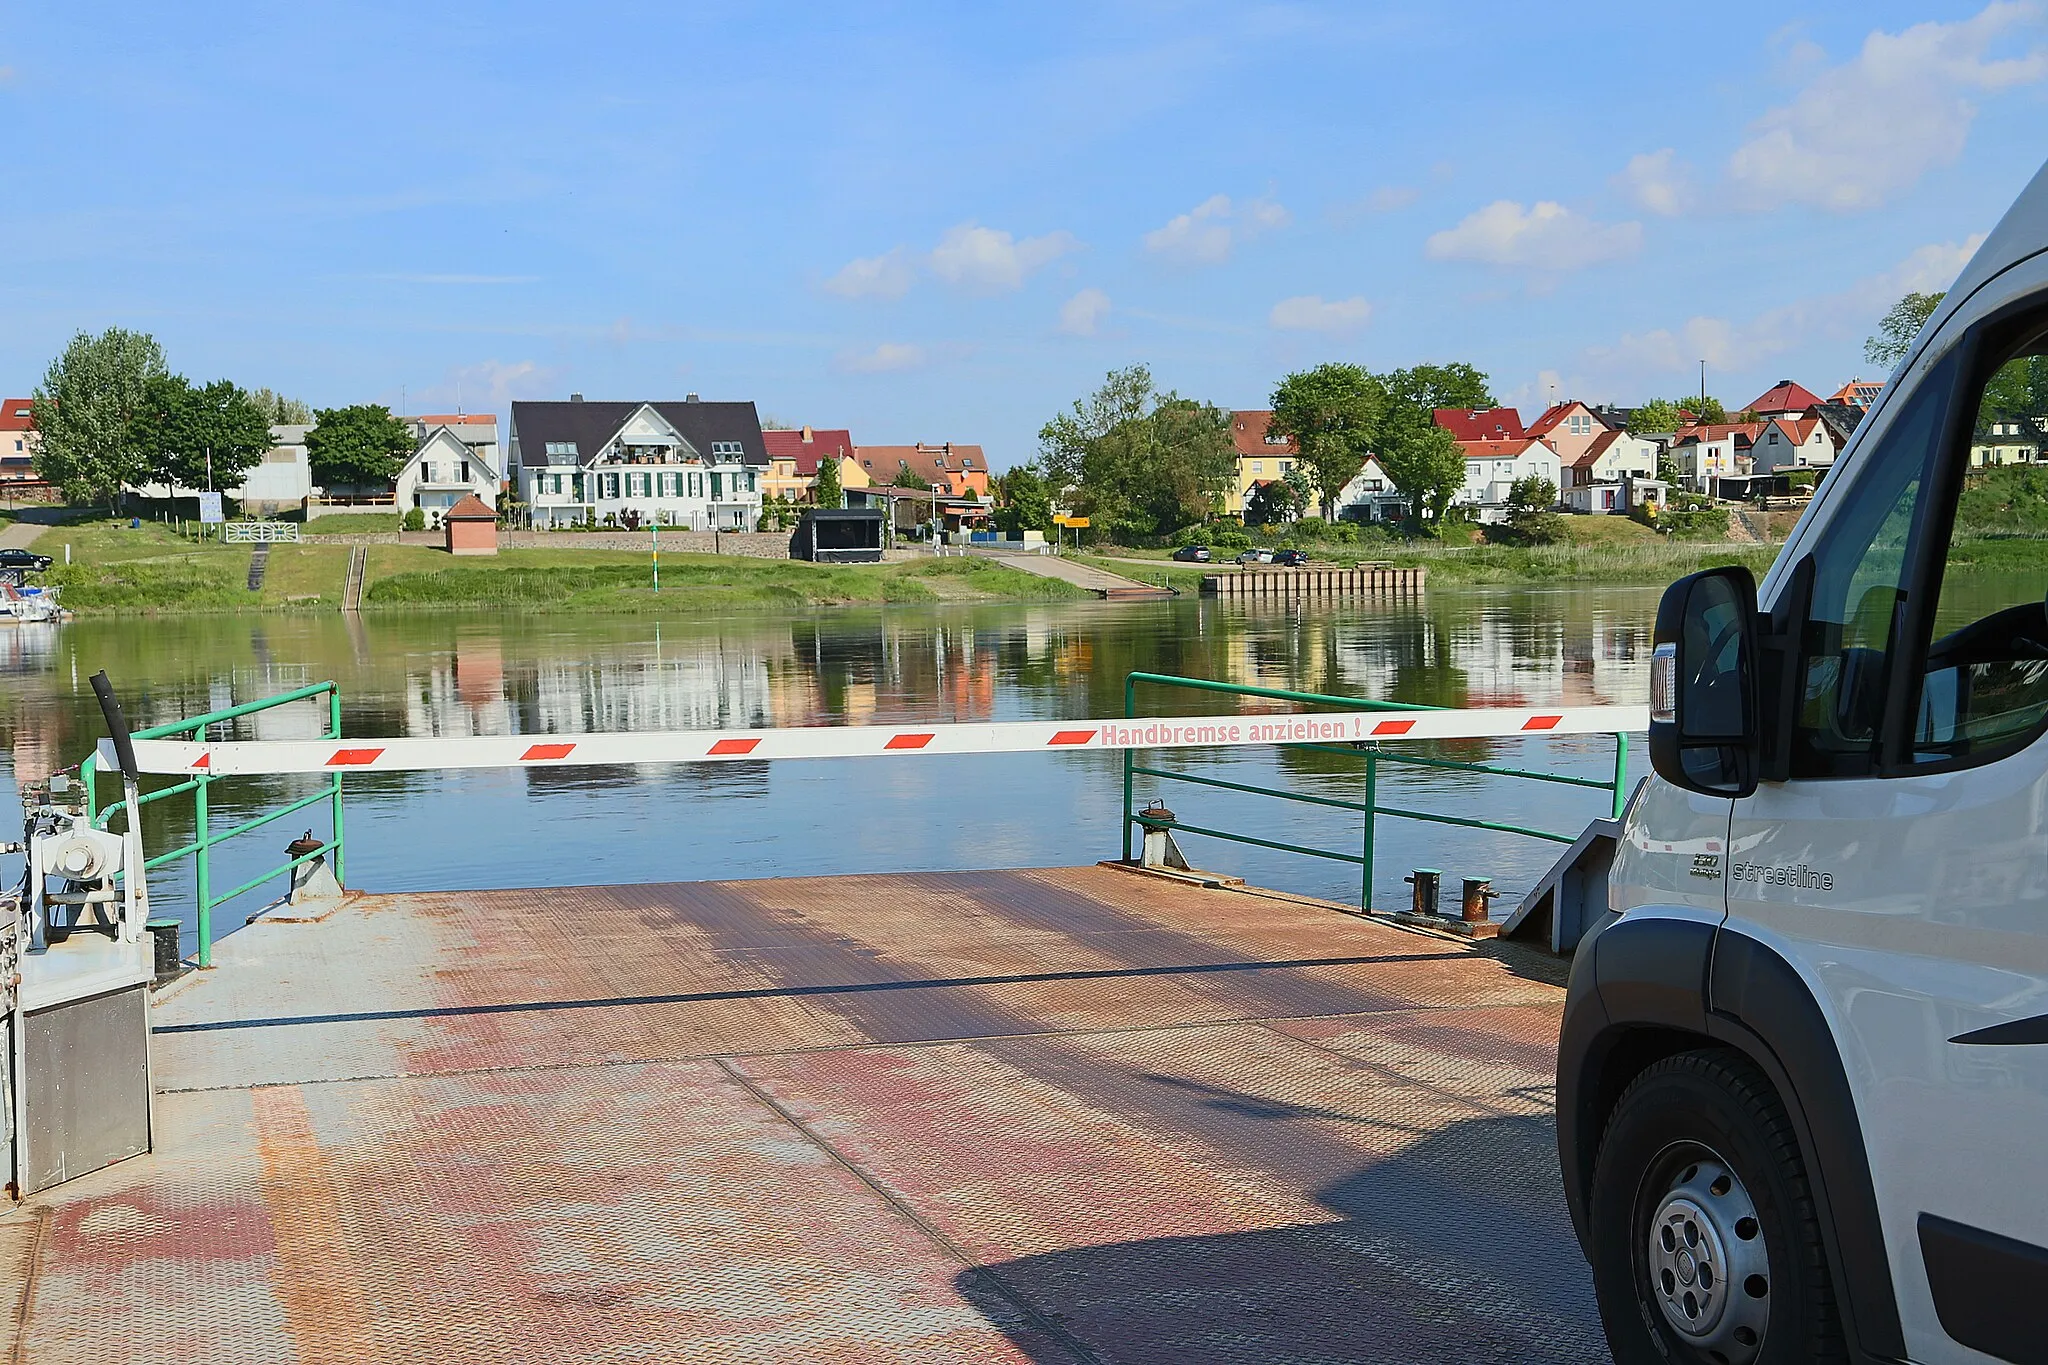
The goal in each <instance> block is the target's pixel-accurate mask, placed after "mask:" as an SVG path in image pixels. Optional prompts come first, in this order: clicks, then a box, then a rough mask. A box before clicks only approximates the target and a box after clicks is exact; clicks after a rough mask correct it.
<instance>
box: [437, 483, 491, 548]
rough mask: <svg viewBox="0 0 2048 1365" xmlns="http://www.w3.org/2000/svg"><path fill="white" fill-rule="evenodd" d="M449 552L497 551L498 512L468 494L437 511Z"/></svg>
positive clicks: (474, 495)
mask: <svg viewBox="0 0 2048 1365" xmlns="http://www.w3.org/2000/svg"><path fill="white" fill-rule="evenodd" d="M441 529H442V531H443V532H444V533H445V534H446V535H447V537H448V553H449V554H451V555H494V554H496V553H498V514H497V513H496V512H494V511H492V510H491V509H490V507H489V506H488V505H486V504H485V502H484V500H483V499H482V498H480V497H478V496H477V495H476V494H474V493H472V494H470V495H469V496H468V497H466V498H464V499H463V500H462V501H461V502H458V503H456V504H455V505H454V506H453V507H451V508H449V509H448V510H447V511H446V512H443V513H442V514H441Z"/></svg>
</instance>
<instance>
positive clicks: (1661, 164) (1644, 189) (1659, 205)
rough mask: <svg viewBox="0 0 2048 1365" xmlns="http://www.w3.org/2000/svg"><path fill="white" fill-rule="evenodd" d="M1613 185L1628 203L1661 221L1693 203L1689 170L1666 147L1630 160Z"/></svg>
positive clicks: (1691, 179) (1674, 153) (1691, 178)
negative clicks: (1660, 217)
mask: <svg viewBox="0 0 2048 1365" xmlns="http://www.w3.org/2000/svg"><path fill="white" fill-rule="evenodd" d="M1614 183H1615V187H1616V188H1617V189H1619V190H1620V191H1621V192H1622V193H1623V194H1624V195H1626V196H1628V201H1629V202H1630V203H1631V204H1634V205H1635V206H1636V207H1637V208H1639V209H1641V210H1643V212H1645V213H1654V214H1658V215H1660V216H1662V217H1665V218H1671V217H1675V216H1677V215H1678V214H1680V213H1683V212H1684V211H1685V210H1686V209H1687V208H1688V207H1690V206H1691V204H1692V202H1693V176H1692V168H1691V167H1690V166H1687V165H1686V164H1685V163H1684V162H1682V161H1680V160H1679V159H1678V153H1677V152H1675V151H1673V150H1672V149H1671V148H1669V147H1666V148H1665V149H1664V150H1663V151H1661V152H1643V153H1640V154H1638V155H1636V156H1632V157H1630V158H1629V159H1628V165H1627V166H1626V167H1624V168H1623V169H1622V172H1621V174H1620V175H1617V176H1615V177H1614Z"/></svg>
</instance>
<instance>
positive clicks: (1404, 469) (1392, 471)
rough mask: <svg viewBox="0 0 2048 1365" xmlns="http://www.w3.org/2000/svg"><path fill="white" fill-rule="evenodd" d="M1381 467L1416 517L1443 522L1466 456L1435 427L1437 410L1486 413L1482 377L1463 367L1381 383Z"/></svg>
mask: <svg viewBox="0 0 2048 1365" xmlns="http://www.w3.org/2000/svg"><path fill="white" fill-rule="evenodd" d="M1380 385H1381V388H1382V389H1383V390H1384V391H1385V393H1386V396H1387V398H1386V409H1385V412H1384V413H1383V414H1382V416H1381V418H1380V441H1379V449H1378V454H1379V457H1380V465H1381V466H1382V467H1383V468H1384V469H1385V470H1386V471H1387V477H1388V478H1390V479H1392V480H1393V481H1394V487H1396V488H1397V489H1399V490H1400V492H1401V495H1402V496H1403V497H1405V498H1406V499H1407V500H1408V505H1409V506H1410V507H1412V508H1414V509H1415V513H1416V515H1417V516H1418V517H1424V516H1426V517H1428V518H1430V519H1433V520H1436V521H1439V522H1440V521H1442V520H1443V516H1444V513H1445V512H1446V511H1447V510H1449V508H1450V505H1451V499H1452V498H1454V497H1456V496H1457V493H1458V490H1459V489H1460V488H1462V487H1463V486H1464V484H1465V452H1464V450H1463V449H1462V448H1461V447H1460V446H1459V445H1458V442H1457V439H1456V438H1455V437H1453V436H1452V435H1451V433H1450V432H1448V431H1446V430H1444V429H1443V428H1442V427H1440V426H1438V425H1437V424H1436V409H1438V408H1487V407H1492V406H1494V402H1495V400H1494V397H1493V394H1492V393H1491V392H1489V391H1488V389H1487V387H1486V376H1485V375H1484V374H1482V373H1480V372H1479V370H1477V369H1476V368H1474V367H1473V366H1470V365H1466V364H1463V363H1458V364H1451V365H1418V366H1416V367H1414V368H1413V369H1407V370H1395V371H1393V372H1391V373H1389V374H1386V375H1383V376H1381V378H1380Z"/></svg>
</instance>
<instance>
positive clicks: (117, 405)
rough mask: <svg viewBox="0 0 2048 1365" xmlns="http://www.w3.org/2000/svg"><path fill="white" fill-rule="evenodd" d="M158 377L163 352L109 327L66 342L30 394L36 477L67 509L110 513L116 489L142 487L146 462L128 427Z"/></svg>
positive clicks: (143, 336) (143, 337) (151, 340)
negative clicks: (88, 507)
mask: <svg viewBox="0 0 2048 1365" xmlns="http://www.w3.org/2000/svg"><path fill="white" fill-rule="evenodd" d="M163 373H164V353H163V349H162V348H161V347H159V346H158V345H157V344H156V338H155V337H152V336H150V335H149V334H148V333H147V332H129V331H124V330H122V329H121V328H119V327H109V328H108V329H107V330H106V331H104V332H102V333H100V334H99V335H98V336H96V337H94V336H87V335H86V334H85V333H84V332H80V333H79V334H78V335H76V336H74V337H73V338H71V342H70V344H69V345H67V346H66V347H65V348H64V353H63V354H62V355H60V356H58V357H57V358H56V359H55V360H52V361H51V362H50V366H49V369H47V370H46V371H44V373H43V382H42V384H41V385H40V386H39V387H38V388H37V389H36V391H35V396H34V399H33V408H34V418H35V424H36V432H37V437H38V440H37V445H36V454H35V468H36V473H37V474H39V475H41V476H42V477H43V478H45V479H47V480H49V481H50V482H51V483H54V484H56V485H58V486H59V487H60V488H62V489H63V490H64V496H65V497H66V498H67V499H69V500H71V501H72V502H77V503H89V504H100V503H104V504H106V505H107V506H110V507H111V506H112V505H113V504H114V502H115V501H116V500H117V499H118V498H119V497H120V496H121V487H122V485H123V484H132V483H142V482H144V481H145V480H146V479H147V478H148V477H149V468H148V461H147V458H146V457H145V456H144V455H143V453H142V452H141V451H140V450H139V449H138V448H137V446H136V444H135V438H134V433H133V432H132V430H131V428H130V424H131V421H132V419H133V418H134V416H135V413H136V410H137V409H138V408H140V407H141V406H142V403H143V399H144V396H145V393H146V391H147V389H148V386H149V381H150V380H151V379H153V378H156V377H158V376H161V375H162V374H163Z"/></svg>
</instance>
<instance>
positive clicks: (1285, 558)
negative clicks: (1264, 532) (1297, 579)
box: [1273, 550, 1308, 569]
mask: <svg viewBox="0 0 2048 1365" xmlns="http://www.w3.org/2000/svg"><path fill="white" fill-rule="evenodd" d="M1273 562H1274V563H1275V564H1284V565H1286V566H1287V567H1288V568H1290V569H1299V568H1303V567H1305V566H1306V565H1307V564H1308V551H1307V550H1275V551H1274V552H1273Z"/></svg>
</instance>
